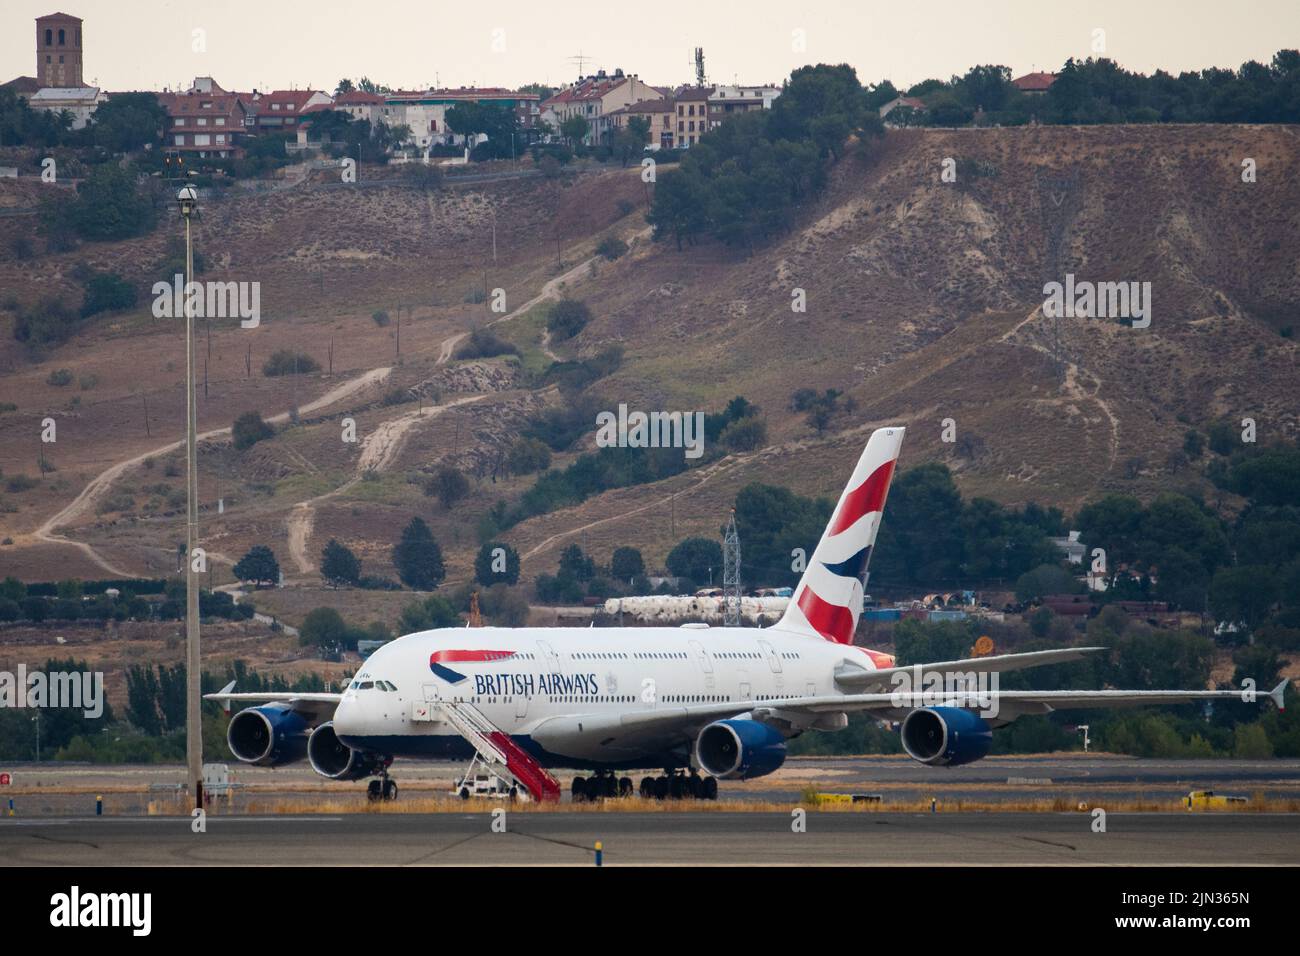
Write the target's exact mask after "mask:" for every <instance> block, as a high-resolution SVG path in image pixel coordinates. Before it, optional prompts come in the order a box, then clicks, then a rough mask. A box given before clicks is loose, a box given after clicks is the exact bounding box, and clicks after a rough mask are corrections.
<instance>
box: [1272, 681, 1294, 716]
mask: <svg viewBox="0 0 1300 956" xmlns="http://www.w3.org/2000/svg"><path fill="white" fill-rule="evenodd" d="M1289 683H1291V680H1290V678H1284V679H1283V681H1282V683H1280V684H1278V685H1277V686H1276V687H1274V688H1273V689H1272V690H1271V691H1269V692H1268V696H1269V697H1272V698H1273V703H1275V704H1277V709H1278V710H1286V685H1287V684H1289Z"/></svg>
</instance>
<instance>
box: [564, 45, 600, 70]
mask: <svg viewBox="0 0 1300 956" xmlns="http://www.w3.org/2000/svg"><path fill="white" fill-rule="evenodd" d="M594 59H596V58H595V57H594V56H588V55H587V54H585V53H583V52H582V51H581V50H579V51H578V52H577V53H576V54H575V55H573V56H571V57H569V62H570V63H576V64H577V66H578V76H586V75H587V71H586V70H584V69H583V68H582V67H583V64H584V63H586V62H587V61H588V60H594Z"/></svg>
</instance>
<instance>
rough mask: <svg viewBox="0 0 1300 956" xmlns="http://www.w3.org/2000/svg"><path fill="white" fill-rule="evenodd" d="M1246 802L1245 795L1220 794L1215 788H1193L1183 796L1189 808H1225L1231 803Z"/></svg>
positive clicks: (1184, 803)
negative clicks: (1216, 792)
mask: <svg viewBox="0 0 1300 956" xmlns="http://www.w3.org/2000/svg"><path fill="white" fill-rule="evenodd" d="M1245 802H1246V798H1245V797H1229V796H1219V795H1217V794H1215V792H1214V791H1213V790H1193V791H1192V792H1191V793H1189V794H1188V795H1187V796H1185V797H1183V805H1184V806H1185V807H1187V809H1188V810H1224V809H1227V807H1228V805H1229V804H1233V803H1245Z"/></svg>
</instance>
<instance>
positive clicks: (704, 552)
mask: <svg viewBox="0 0 1300 956" xmlns="http://www.w3.org/2000/svg"><path fill="white" fill-rule="evenodd" d="M665 563H666V564H667V565H668V570H669V571H670V572H671V573H672V574H673V575H674V576H676V577H679V578H686V579H687V580H688V581H690V582H692V583H694V584H702V583H705V582H708V581H709V580H710V578H711V577H718V578H721V576H722V545H720V544H718V542H716V541H714V540H713V539H711V538H687V539H686V540H684V541H682V542H680V543H679V544H678V545H677V546H676V547H675V548H673V549H672V550H671V551H669V552H668V560H667V561H666V562H665Z"/></svg>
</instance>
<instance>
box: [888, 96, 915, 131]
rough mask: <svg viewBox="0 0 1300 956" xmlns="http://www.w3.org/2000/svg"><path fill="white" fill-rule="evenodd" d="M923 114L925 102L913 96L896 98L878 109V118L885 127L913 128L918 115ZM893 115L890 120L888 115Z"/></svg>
mask: <svg viewBox="0 0 1300 956" xmlns="http://www.w3.org/2000/svg"><path fill="white" fill-rule="evenodd" d="M924 112H925V102H924V101H923V100H919V99H917V98H916V97H915V96H896V97H894V99H892V100H890V101H889V102H888V103H886V104H885V105H884V106H882V107H880V118H881V119H882V120H884V121H885V125H886V126H914V125H915V124H916V120H917V118H918V116H919V114H921V113H924ZM891 113H892V114H894V115H893V118H892V119H890V114H891Z"/></svg>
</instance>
